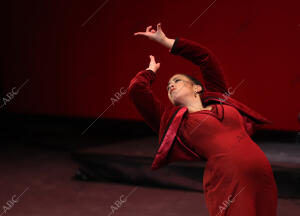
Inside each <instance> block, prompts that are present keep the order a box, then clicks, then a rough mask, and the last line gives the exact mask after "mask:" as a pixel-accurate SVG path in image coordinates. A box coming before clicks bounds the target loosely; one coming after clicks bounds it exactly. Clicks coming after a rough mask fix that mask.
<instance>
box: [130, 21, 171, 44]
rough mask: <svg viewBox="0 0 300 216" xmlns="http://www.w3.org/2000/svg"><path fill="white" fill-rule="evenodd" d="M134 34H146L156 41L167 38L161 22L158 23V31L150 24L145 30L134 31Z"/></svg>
mask: <svg viewBox="0 0 300 216" xmlns="http://www.w3.org/2000/svg"><path fill="white" fill-rule="evenodd" d="M134 35H142V36H146V37H147V38H149V39H150V40H154V41H156V42H161V41H163V40H164V39H166V38H167V37H166V35H165V33H164V32H163V31H162V29H161V23H158V24H157V31H156V30H155V29H152V26H148V27H147V28H146V31H145V32H136V33H134Z"/></svg>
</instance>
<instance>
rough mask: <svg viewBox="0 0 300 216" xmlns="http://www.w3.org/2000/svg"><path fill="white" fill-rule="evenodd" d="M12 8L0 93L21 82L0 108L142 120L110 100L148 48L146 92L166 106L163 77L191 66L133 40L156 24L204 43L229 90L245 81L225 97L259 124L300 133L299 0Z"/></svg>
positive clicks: (19, 4)
mask: <svg viewBox="0 0 300 216" xmlns="http://www.w3.org/2000/svg"><path fill="white" fill-rule="evenodd" d="M105 2H106V3H105ZM103 3H104V6H103V7H102V8H100V6H101V4H103ZM212 3H213V4H212ZM7 4H8V3H7ZM10 4H11V5H10V10H8V11H6V13H7V14H8V13H9V14H8V15H7V17H6V18H7V20H8V23H7V24H6V25H7V27H8V28H7V30H8V31H7V32H8V34H7V35H8V39H9V40H8V41H9V43H6V42H5V41H3V42H4V43H5V44H6V46H7V48H8V49H7V51H6V52H5V53H4V60H5V61H4V65H3V70H2V72H1V97H2V98H3V97H5V94H7V93H8V92H10V91H11V90H12V88H13V87H19V86H21V85H22V84H23V83H24V82H25V81H26V80H27V79H29V81H28V83H27V84H26V85H25V86H24V87H23V88H22V89H21V90H20V92H19V94H18V95H17V96H15V98H14V99H13V100H11V101H10V102H9V103H8V104H7V105H6V106H5V107H3V108H2V109H6V110H7V111H9V112H18V113H30V114H32V113H39V114H50V115H64V116H76V117H94V118H97V117H98V116H100V115H101V114H102V113H103V112H104V113H103V114H102V115H101V118H113V119H139V120H141V116H140V115H139V114H138V113H137V111H136V109H135V107H134V106H133V104H132V103H131V102H130V100H129V98H128V95H126V94H125V95H123V96H122V98H121V99H119V100H118V102H117V103H115V104H114V105H111V98H113V97H114V94H115V93H117V92H119V91H120V89H121V88H122V87H123V88H127V87H128V85H129V82H130V80H131V79H132V78H133V77H134V75H135V74H136V73H137V72H139V71H140V70H142V69H145V68H147V67H148V64H149V57H148V55H149V54H152V55H154V56H155V57H156V59H157V61H158V62H160V63H161V68H160V70H159V71H158V76H157V80H156V81H155V83H154V84H153V88H154V92H155V94H157V96H158V97H159V98H161V100H162V101H163V102H164V103H169V102H168V98H167V92H166V90H165V86H166V83H167V82H168V79H169V78H170V77H171V75H173V74H175V73H184V72H185V71H188V70H197V67H196V66H195V65H193V64H192V63H190V62H188V61H186V60H183V59H182V58H180V57H177V56H173V55H171V54H170V53H169V52H168V50H167V49H166V48H164V47H161V46H160V45H158V44H156V43H155V42H153V41H150V40H148V39H147V38H143V37H135V36H133V33H134V32H137V31H144V30H145V28H146V27H147V26H148V25H153V26H154V27H155V28H156V24H157V23H158V22H161V23H162V29H163V31H164V32H165V34H166V35H167V36H168V37H169V38H173V39H175V37H177V36H179V37H184V38H187V39H191V40H195V41H197V42H199V43H202V44H203V45H205V46H207V47H208V48H210V49H211V50H212V51H213V52H214V53H215V55H216V56H217V57H218V59H219V61H220V62H221V64H222V67H223V69H224V70H225V74H226V78H227V80H228V81H229V85H230V86H232V87H233V88H235V87H236V86H237V85H238V84H239V83H240V82H241V81H242V80H243V79H245V81H244V82H243V83H242V84H241V85H240V86H239V88H238V89H237V90H236V91H235V94H234V96H233V97H234V98H236V99H239V100H240V101H241V102H243V103H244V104H246V105H248V106H249V107H251V108H253V109H254V110H256V111H257V112H259V113H261V114H262V115H264V116H265V117H267V118H268V119H270V120H272V121H273V122H274V124H272V125H268V126H266V128H268V129H278V130H299V122H298V120H297V118H298V114H299V112H300V101H299V98H300V97H299V93H300V66H299V57H300V55H299V50H300V43H299V39H300V37H299V36H300V13H299V8H300V7H299V6H300V2H299V1H297V0H291V1H284V2H282V1H271V0H266V1H258V0H257V1H252V0H251V1H250V0H247V1H246V0H244V1H238V0H229V1H228V0H226V1H215V2H214V1H212V0H203V1H197V0H191V1H179V0H167V1H161V0H152V1H140V0H127V1H120V0H109V1H98V0H97V1H96V0H93V1H75V0H73V1H58V0H52V1H33V0H28V1H13V2H12V3H10ZM211 4H212V5H211ZM210 5H211V6H210ZM209 6H210V7H209ZM208 7H209V8H208ZM207 8H208V9H207ZM206 9H207V10H206ZM205 10H206V11H205ZM204 11H205V12H204ZM203 12H204V13H203ZM201 14H202V15H201ZM91 16H92V17H91ZM199 16H200V17H199ZM89 18H90V19H89ZM88 19H89V20H88ZM87 20H88V21H87ZM192 23H193V24H192ZM191 24H192V25H191ZM190 25H191V26H190ZM110 105H111V106H110ZM108 107H109V108H108Z"/></svg>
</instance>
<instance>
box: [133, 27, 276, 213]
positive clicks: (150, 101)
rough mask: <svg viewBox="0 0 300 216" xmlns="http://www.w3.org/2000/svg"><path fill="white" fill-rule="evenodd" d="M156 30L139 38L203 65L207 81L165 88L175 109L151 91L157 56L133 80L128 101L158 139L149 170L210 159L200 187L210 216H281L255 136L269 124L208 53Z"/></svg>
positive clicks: (185, 79)
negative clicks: (235, 94)
mask: <svg viewBox="0 0 300 216" xmlns="http://www.w3.org/2000/svg"><path fill="white" fill-rule="evenodd" d="M151 28H152V26H148V27H147V28H146V31H145V32H137V33H135V34H134V35H142V36H145V37H147V38H149V39H151V40H153V41H156V42H158V43H160V44H162V45H163V46H165V47H167V48H168V49H169V52H170V53H171V54H173V55H179V56H182V57H183V58H185V59H187V60H189V61H191V62H193V63H194V64H196V65H198V66H199V68H200V71H201V73H202V77H203V80H204V82H203V84H202V83H201V82H200V81H199V79H197V78H195V77H193V76H191V75H187V74H175V75H173V76H172V77H171V78H170V80H169V83H168V84H167V93H168V97H169V99H170V101H171V103H172V104H173V106H171V107H166V106H164V105H163V104H162V103H161V102H160V100H159V99H158V98H157V97H156V96H155V95H154V94H153V92H152V90H151V84H152V83H153V81H154V80H155V78H156V73H157V71H158V69H159V68H160V63H156V61H155V58H154V56H152V55H150V63H149V67H148V68H147V69H145V70H142V71H140V72H139V73H137V75H136V76H135V77H134V78H133V79H132V80H131V82H130V85H129V89H128V91H129V96H130V99H131V100H132V101H133V103H134V105H135V106H136V108H137V110H138V111H139V113H140V114H141V115H142V117H143V118H144V120H145V122H146V123H147V124H148V125H149V126H150V127H151V128H152V129H153V131H155V132H156V133H157V134H158V135H159V143H160V145H159V148H158V151H157V153H156V155H155V159H154V161H153V164H152V167H151V169H152V170H155V169H159V168H161V167H163V166H165V165H167V164H168V163H170V162H173V161H182V160H190V161H197V160H205V161H206V166H205V171H204V176H203V189H204V194H205V201H206V206H207V208H208V211H209V213H210V215H214V216H215V215H230V216H240V215H243V216H254V215H256V216H257V215H264V216H266V215H267V216H274V215H276V212H277V187H276V183H275V180H274V176H273V172H272V169H271V166H270V163H269V161H268V159H267V158H266V156H265V155H264V153H263V151H262V150H261V149H260V148H259V147H258V145H257V144H256V143H254V142H253V140H252V139H251V137H250V136H251V135H252V134H253V133H254V130H255V127H256V126H258V125H259V124H266V123H271V122H270V121H269V120H267V119H265V118H264V117H263V116H261V115H260V114H258V113H256V112H255V111H253V110H252V109H250V108H248V107H247V106H245V105H244V104H242V103H240V102H238V101H237V100H235V99H233V98H232V97H231V96H230V94H228V91H229V89H228V87H227V83H226V81H225V79H224V75H223V71H222V70H221V67H220V66H219V64H218V62H217V60H216V58H215V57H214V55H213V54H212V53H211V52H210V50H208V49H207V48H206V47H204V46H202V45H201V44H199V43H196V42H193V41H190V40H187V39H184V38H182V37H177V38H176V39H170V38H168V37H166V35H165V34H164V33H163V31H162V28H161V24H160V23H159V24H158V25H157V30H154V29H151ZM224 96H225V97H224Z"/></svg>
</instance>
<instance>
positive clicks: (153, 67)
mask: <svg viewBox="0 0 300 216" xmlns="http://www.w3.org/2000/svg"><path fill="white" fill-rule="evenodd" d="M149 57H150V63H149V67H148V68H147V69H146V70H148V69H150V70H152V71H153V72H154V73H156V71H157V70H158V69H159V68H160V63H156V62H155V58H154V56H153V55H150V56H149Z"/></svg>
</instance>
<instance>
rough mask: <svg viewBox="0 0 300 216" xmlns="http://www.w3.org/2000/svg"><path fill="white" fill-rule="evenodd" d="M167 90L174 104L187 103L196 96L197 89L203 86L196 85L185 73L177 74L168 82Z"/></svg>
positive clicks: (199, 89)
mask: <svg viewBox="0 0 300 216" xmlns="http://www.w3.org/2000/svg"><path fill="white" fill-rule="evenodd" d="M167 91H168V97H169V99H170V101H171V103H172V104H173V105H175V106H177V105H186V104H187V103H188V102H189V99H192V98H193V97H194V94H195V91H197V92H199V91H201V86H200V85H195V84H194V83H193V82H192V81H191V80H190V79H189V78H188V77H186V76H184V75H181V74H175V75H174V76H172V77H171V78H170V80H169V83H168V84H167Z"/></svg>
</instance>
